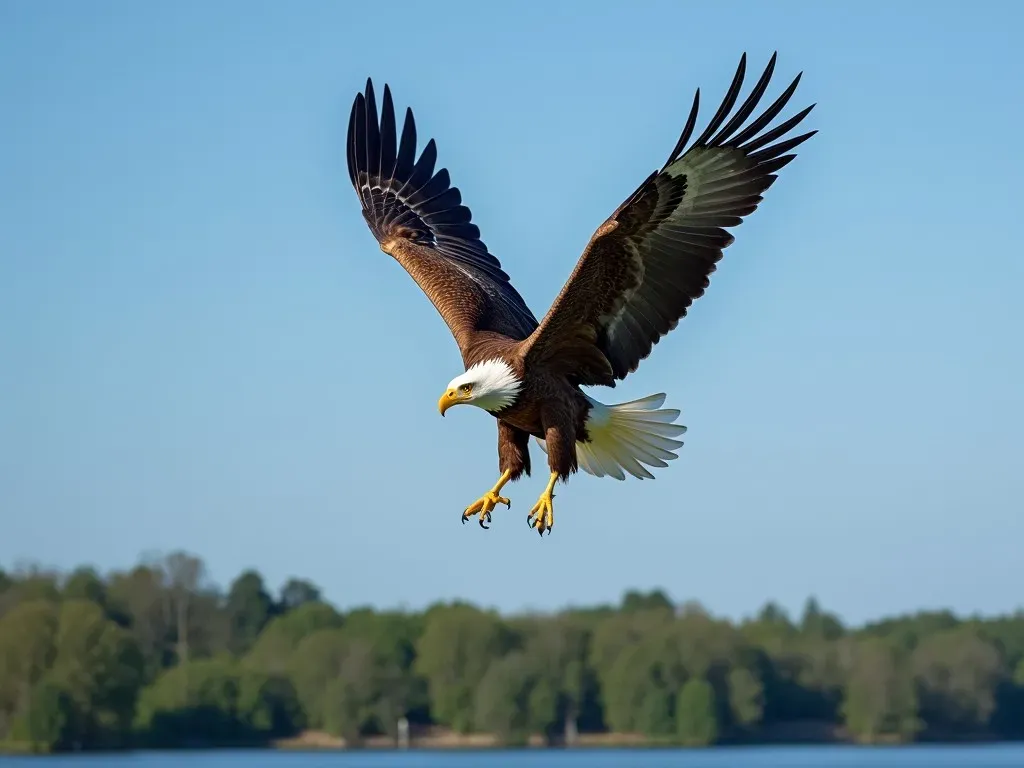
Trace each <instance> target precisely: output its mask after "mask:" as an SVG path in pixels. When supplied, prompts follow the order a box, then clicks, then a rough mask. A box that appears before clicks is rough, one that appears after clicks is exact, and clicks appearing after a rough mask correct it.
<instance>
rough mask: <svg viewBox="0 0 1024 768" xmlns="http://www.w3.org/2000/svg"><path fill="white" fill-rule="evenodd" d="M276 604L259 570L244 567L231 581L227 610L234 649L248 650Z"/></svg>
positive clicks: (233, 651)
mask: <svg viewBox="0 0 1024 768" xmlns="http://www.w3.org/2000/svg"><path fill="white" fill-rule="evenodd" d="M273 608H274V604H273V600H272V599H271V597H270V594H269V593H268V592H267V590H266V588H265V587H264V585H263V577H262V576H260V575H259V574H258V573H257V572H256V571H245V572H244V573H242V574H241V575H240V576H239V577H238V578H237V579H235V580H234V581H233V582H232V583H231V587H230V589H228V596H227V604H226V606H225V610H226V613H227V621H228V625H229V628H230V630H229V631H230V635H231V637H230V649H231V651H232V653H235V654H243V653H246V652H247V651H248V650H249V649H250V648H251V647H252V645H253V643H255V642H256V638H257V637H258V636H259V633H260V632H261V631H262V630H263V627H265V626H266V624H267V622H268V621H269V620H270V617H271V612H272V611H273Z"/></svg>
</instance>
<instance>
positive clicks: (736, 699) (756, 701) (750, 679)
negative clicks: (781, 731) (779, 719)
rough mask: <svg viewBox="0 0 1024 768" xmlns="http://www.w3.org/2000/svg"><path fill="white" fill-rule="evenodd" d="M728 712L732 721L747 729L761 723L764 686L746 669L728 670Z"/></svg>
mask: <svg viewBox="0 0 1024 768" xmlns="http://www.w3.org/2000/svg"><path fill="white" fill-rule="evenodd" d="M728 686H729V710H730V712H731V714H732V719H733V721H734V722H735V723H736V724H737V725H739V726H741V727H743V728H749V727H751V726H754V725H757V724H758V723H759V722H761V717H762V716H763V715H764V686H763V685H761V681H760V680H759V679H758V678H757V676H756V675H755V673H753V672H751V671H750V670H749V669H747V668H746V667H736V668H734V669H731V670H729V678H728Z"/></svg>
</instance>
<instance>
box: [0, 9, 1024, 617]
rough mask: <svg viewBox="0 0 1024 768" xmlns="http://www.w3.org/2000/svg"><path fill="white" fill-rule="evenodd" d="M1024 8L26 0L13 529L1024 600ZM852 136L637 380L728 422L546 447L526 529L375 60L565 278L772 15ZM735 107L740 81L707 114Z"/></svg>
mask: <svg viewBox="0 0 1024 768" xmlns="http://www.w3.org/2000/svg"><path fill="white" fill-rule="evenodd" d="M1022 24H1024V6H1022V5H1019V4H1011V3H1003V4H1000V3H994V2H993V3H972V4H969V5H968V4H963V3H930V4H928V5H927V10H925V7H924V6H922V5H919V4H917V3H913V2H912V3H902V4H900V3H881V2H878V3H856V4H854V3H845V4H840V3H820V4H819V3H810V2H807V3H778V2H776V3H770V4H769V3H765V4H755V3H733V4H728V3H714V4H712V3H682V2H645V3H636V4H635V5H629V4H624V3H598V2H592V3H585V4H584V3H569V2H560V3H559V2H545V3H536V4H528V3H520V4H511V3H502V4H498V3H495V4H489V3H483V2H479V0H477V1H476V2H464V3H444V2H436V3H415V4H414V3H411V2H409V3H398V2H389V3H362V4H358V5H356V4H351V3H341V2H326V0H324V1H316V0H305V2H303V3H296V4H294V5H293V4H287V3H268V2H262V3H260V2H251V1H250V0H244V1H243V0H219V2H216V3H207V2H200V1H199V0H181V1H180V2H176V3H169V4H168V3H165V4H155V3H135V2H128V1H127V0H125V1H123V2H109V1H101V0H95V1H94V2H90V3H77V2H70V0H65V1H64V2H56V1H54V0H51V1H50V2H36V1H34V0H7V2H2V3H0V115H2V119H0V564H2V565H3V566H5V567H8V568H9V567H12V566H14V565H17V564H18V563H25V562H30V561H34V562H38V563H40V564H42V565H45V566H55V567H60V568H67V567H71V566H73V565H77V564H79V563H92V564H94V565H96V566H97V567H98V568H100V569H101V570H107V569H110V568H121V567H129V566H131V565H133V564H134V563H135V562H136V561H137V558H138V557H139V555H140V553H143V552H145V551H151V550H162V551H170V550H174V549H178V548H183V549H186V550H188V551H191V552H194V553H196V554H198V555H200V556H202V557H203V558H204V559H205V560H206V562H207V564H208V566H209V570H210V575H211V577H212V578H213V579H215V580H217V581H219V582H221V583H225V582H227V581H228V580H229V579H230V578H231V577H233V576H234V575H235V574H236V573H237V572H238V571H239V570H241V569H242V568H245V567H249V566H254V567H258V568H259V569H261V570H262V571H263V573H264V574H265V575H266V577H267V580H268V582H269V583H270V585H271V586H274V587H276V586H277V585H279V584H280V583H281V582H282V581H283V580H284V579H285V578H286V577H288V576H290V575H293V574H294V575H300V576H304V577H308V578H311V579H312V580H314V581H315V582H317V583H318V584H320V585H321V586H322V587H323V589H324V591H325V593H326V596H327V597H328V598H329V599H331V600H332V601H334V602H336V603H337V604H339V605H340V606H343V607H348V606H352V605H355V604H364V603H372V604H375V605H378V606H386V607H389V606H390V607H393V606H401V605H405V606H408V607H421V606H423V605H426V604H428V603H430V602H432V601H434V600H435V599H439V598H445V599H448V598H454V597H461V598H466V599H470V600H473V601H476V602H479V603H482V604H485V605H494V606H497V607H500V608H502V609H505V610H518V609H523V608H542V609H547V608H555V607H559V606H564V605H566V604H581V603H593V602H598V601H611V600H617V599H618V597H619V596H620V594H621V592H622V591H623V590H624V589H626V588H631V587H636V588H644V589H646V588H652V587H664V588H665V589H667V590H668V591H669V593H670V594H671V595H672V596H673V597H674V598H676V599H678V600H680V601H681V600H685V599H698V600H700V601H702V602H703V603H704V604H705V605H706V606H708V607H709V608H710V609H711V610H712V611H714V612H716V613H721V614H725V615H729V616H733V617H735V616H741V615H745V614H750V613H753V612H754V611H755V610H757V609H758V607H759V606H760V605H762V604H763V603H764V602H765V601H766V600H768V599H775V600H777V601H779V602H780V603H781V604H782V605H783V606H785V607H788V608H789V609H791V610H793V611H797V610H799V608H800V606H801V604H802V602H803V600H804V599H805V598H806V596H807V595H808V594H811V593H813V594H815V595H817V596H818V598H819V599H820V601H821V602H822V604H823V605H825V606H826V607H827V608H831V609H833V610H836V611H838V612H839V613H840V614H841V615H842V616H843V617H844V618H846V619H848V620H851V621H862V620H864V619H866V618H870V617H875V616H878V615H881V614H887V613H892V612H897V611H903V610H912V609H916V608H920V607H938V606H949V607H952V608H954V609H955V610H957V611H961V612H973V611H980V612H984V613H991V612H996V611H1008V610H1012V609H1014V608H1016V607H1017V606H1019V605H1021V604H1022V603H1024V593H1022V592H1021V584H1022V583H1024V556H1022V555H1021V543H1022V542H1024V507H1022V503H1021V498H1022V496H1021V484H1020V479H1021V474H1022V469H1021V467H1022V464H1024V450H1022V448H1021V435H1022V434H1024V396H1022V392H1024V343H1022V342H1021V337H1022V333H1024V322H1022V321H1021V317H1020V307H1019V302H1020V301H1021V296H1022V295H1024V236H1022V220H1021V214H1020V203H1021V201H1022V196H1021V194H1022V193H1021V187H1020V183H1021V178H1022V177H1024V152H1022V150H1021V141H1020V138H1019V135H1018V134H1019V132H1020V126H1021V125H1022V124H1024V102H1022V100H1021V98H1020V83H1021V82H1022V80H1024V65H1022V63H1021V58H1020V54H1019V35H1018V32H1019V30H1020V29H1021V26H1022ZM775 49H778V51H779V61H778V67H777V70H776V79H775V81H773V82H774V85H773V87H772V90H771V91H770V94H777V93H779V92H780V91H781V90H782V89H783V88H784V87H785V85H786V84H788V82H789V79H790V78H791V77H792V76H794V75H795V74H796V73H797V72H798V71H800V70H803V71H804V78H803V81H802V83H801V85H800V88H799V90H798V91H797V95H796V96H795V97H794V100H793V102H792V109H791V110H790V111H788V112H787V113H786V114H787V115H788V114H791V113H792V112H793V111H795V110H796V109H798V108H799V107H801V106H803V105H806V104H810V103H812V102H817V103H818V106H817V108H816V109H815V111H814V112H812V113H811V115H810V117H809V118H808V119H807V121H806V122H805V124H806V125H808V128H818V129H819V130H820V133H819V134H818V135H817V136H815V137H814V138H813V139H811V141H809V142H808V143H807V144H806V145H804V146H803V147H801V152H800V156H799V158H798V159H797V160H796V162H794V163H793V164H791V165H790V166H789V167H787V168H786V169H785V170H784V171H783V172H782V175H781V178H780V180H779V181H778V183H776V185H775V186H774V187H773V188H772V189H771V190H770V191H769V193H768V196H767V198H766V200H765V202H764V203H763V204H762V206H761V208H760V209H759V210H758V211H757V212H756V213H755V214H754V215H753V216H752V217H750V218H749V219H748V220H747V221H746V222H745V223H744V224H743V225H742V226H741V227H739V228H738V230H736V235H737V239H736V242H735V244H734V245H733V246H732V247H731V248H729V249H728V250H727V251H726V256H725V259H724V260H723V262H722V263H721V265H720V268H719V270H718V272H717V273H716V274H715V275H714V277H713V282H712V285H711V288H710V290H709V291H708V292H707V294H706V295H705V296H704V298H702V299H700V300H699V301H698V302H697V303H696V304H695V305H694V307H693V309H692V311H691V314H690V315H689V317H688V318H687V319H686V320H685V321H684V322H683V323H682V324H681V325H680V327H679V328H678V329H677V330H676V331H674V332H673V333H672V334H671V335H670V336H668V337H667V338H666V339H664V340H663V341H662V342H661V343H660V344H659V345H658V346H657V347H655V350H654V353H653V355H652V356H651V357H650V358H649V359H648V360H646V361H645V362H644V363H643V364H642V365H641V367H640V369H639V370H638V372H637V373H635V374H634V375H632V376H631V377H630V378H628V379H627V380H626V381H625V382H624V383H622V384H620V385H619V387H617V388H616V389H614V390H608V389H602V390H595V391H594V392H593V393H592V394H594V395H595V396H597V397H599V398H600V399H602V400H604V401H605V402H618V401H621V400H626V399H630V398H632V397H639V396H643V395H647V394H650V393H653V392H661V391H665V392H668V393H669V400H668V404H669V405H672V406H676V407H680V408H681V409H682V410H683V417H682V419H681V421H682V422H683V423H685V424H687V425H688V426H689V432H688V434H687V437H686V446H685V447H684V448H683V449H682V452H681V457H680V458H679V460H678V461H676V462H674V463H672V465H671V466H670V467H669V468H668V469H665V470H661V471H659V472H658V473H657V475H658V479H656V480H655V481H654V482H651V481H643V482H641V481H637V480H627V481H626V482H621V483H620V482H617V481H615V480H611V479H596V478H593V477H590V476H588V475H577V476H576V477H575V478H573V480H572V481H571V482H570V484H569V486H568V487H567V488H564V489H562V490H561V491H560V492H559V493H558V498H557V500H556V502H555V505H556V506H555V514H556V521H557V525H556V527H555V531H554V533H553V535H551V536H550V537H545V538H544V540H543V541H540V540H538V537H537V535H536V534H535V533H533V532H531V531H530V530H529V529H528V528H527V526H526V522H525V518H526V513H527V511H528V510H529V508H530V506H531V505H532V504H533V502H534V501H535V500H536V497H537V495H538V494H539V493H540V491H541V490H542V488H543V484H544V477H545V473H544V471H543V466H544V464H543V462H544V459H543V454H542V453H541V452H540V451H539V450H537V449H536V448H535V449H534V462H535V465H537V466H539V467H540V469H541V471H540V472H539V473H538V472H535V473H534V476H533V477H532V478H530V479H527V480H524V481H522V482H520V483H518V484H516V485H514V486H510V488H509V490H510V491H511V494H510V495H511V497H512V501H513V503H512V509H511V511H508V512H506V511H504V510H502V511H499V512H498V514H497V516H496V520H495V522H494V525H493V527H492V529H491V530H490V531H486V532H485V531H481V530H480V528H479V527H477V526H476V525H475V524H472V525H466V526H465V527H463V526H462V525H460V524H459V516H460V513H461V510H462V509H463V508H464V507H465V506H466V505H467V504H469V503H470V502H471V501H473V500H474V499H475V498H477V497H478V496H479V495H480V494H481V493H482V492H483V491H484V490H486V489H487V488H488V487H490V486H491V484H492V483H493V481H494V479H495V477H496V474H497V470H496V450H495V440H496V438H495V426H494V422H493V419H492V418H491V417H490V416H488V415H487V414H485V413H483V412H481V411H477V410H475V409H468V408H463V409H456V410H453V411H451V412H450V413H449V414H448V417H447V418H445V419H441V418H440V416H439V415H438V413H437V408H436V401H437V397H438V396H439V395H440V394H441V393H442V391H443V389H444V386H445V385H446V383H447V382H448V381H449V379H451V378H452V377H453V376H454V375H456V374H457V373H460V372H461V370H462V369H461V361H460V358H459V355H458V350H457V348H456V346H455V343H454V341H453V340H452V338H451V336H450V335H449V332H448V330H447V328H446V327H445V326H444V324H443V322H442V321H441V319H440V317H439V316H438V315H437V314H436V312H435V310H434V309H433V307H431V305H430V304H429V302H428V301H427V299H426V298H425V297H424V296H423V295H422V293H420V291H419V289H418V288H417V286H416V285H415V283H413V281H412V280H411V279H410V278H409V277H408V276H407V275H406V274H405V273H404V272H403V271H402V270H401V268H400V267H399V266H398V265H397V264H396V263H395V262H393V261H392V260H391V259H390V258H389V257H387V256H385V255H384V254H383V253H381V252H380V250H378V248H377V245H376V243H375V241H374V240H373V238H372V236H371V235H370V233H369V231H368V230H367V228H366V226H365V224H364V222H363V219H362V217H361V215H360V212H359V205H358V201H357V199H356V195H355V192H354V191H353V190H352V189H351V187H350V186H349V182H348V178H347V175H346V171H345V163H344V159H345V150H344V138H345V130H346V123H347V119H348V112H349V109H350V106H351V102H352V99H353V97H354V95H355V93H356V92H357V90H359V89H361V88H362V87H363V85H364V82H365V79H366V77H367V76H368V75H370V76H373V78H374V80H375V82H377V83H378V84H379V85H378V87H382V86H383V83H384V82H385V81H387V82H389V83H390V85H391V87H392V90H393V93H394V97H395V100H396V106H397V107H398V109H400V110H402V111H404V109H405V107H406V106H407V105H409V106H412V107H413V109H414V110H415V113H416V117H417V122H418V127H419V132H420V137H421V141H425V139H426V138H427V137H431V136H432V137H435V138H436V139H437V141H438V147H439V156H440V165H443V166H446V167H447V168H449V170H450V172H451V175H452V178H453V181H454V183H455V184H456V185H458V186H459V187H460V188H461V190H462V192H463V198H464V200H465V201H466V203H467V204H468V205H469V206H470V207H471V208H472V211H473V215H474V220H475V221H476V223H478V224H479V226H480V227H481V230H482V232H483V238H484V241H485V242H486V243H487V244H488V246H489V247H490V249H491V250H492V252H494V253H495V254H496V255H497V256H498V257H499V258H500V259H501V260H502V263H503V265H504V267H505V269H506V270H507V271H508V272H509V273H510V274H511V275H512V276H513V279H514V282H515V284H516V286H517V287H518V288H519V290H520V291H521V292H522V294H523V295H524V296H525V298H526V299H527V301H528V302H529V303H530V305H531V306H532V307H533V308H534V311H535V313H536V314H537V315H538V316H540V315H542V314H543V313H544V312H545V311H546V309H547V307H548V305H549V303H550V301H551V300H552V299H553V297H554V296H555V294H556V293H557V292H558V290H559V289H560V288H561V286H562V284H563V282H564V280H565V279H566V277H567V276H568V275H569V273H570V271H571V270H572V268H573V265H574V264H575V261H576V259H577V257H578V255H579V253H580V251H581V249H582V247H583V246H584V244H585V243H586V241H587V239H588V238H589V237H590V235H591V233H592V232H593V230H594V229H595V228H596V227H597V226H598V225H599V224H600V223H601V221H603V219H604V218H605V217H606V216H607V215H608V214H610V213H611V211H612V210H613V209H614V208H615V207H616V206H617V205H618V204H619V203H620V202H621V201H622V199H623V198H624V197H625V196H626V195H628V194H629V193H630V192H631V191H632V190H633V189H634V187H635V185H636V184H637V183H638V182H639V181H640V180H642V179H643V178H644V177H645V176H646V174H648V173H649V172H650V171H652V170H653V169H655V168H656V167H658V166H660V165H661V163H662V162H663V161H664V159H665V157H666V156H667V154H668V152H669V151H670V150H671V148H672V146H673V145H674V143H675V141H676V138H677V137H678V133H679V131H680V129H681V128H682V125H683V122H684V121H685V118H686V114H687V111H688V109H689V106H690V101H691V99H692V95H693V90H694V89H695V88H696V87H698V86H699V87H700V88H701V91H702V94H703V96H704V104H705V110H704V111H703V112H702V121H703V120H707V119H708V118H709V117H710V116H711V114H712V112H713V109H714V107H715V106H717V103H718V101H719V100H720V98H721V96H722V95H723V93H724V90H725V88H726V87H727V86H728V83H729V81H730V79H731V77H732V75H733V72H734V70H735V66H736V63H737V61H738V59H739V56H740V54H741V53H742V52H743V51H747V52H748V55H749V71H750V73H751V74H750V80H749V81H748V83H749V84H752V83H753V81H754V79H756V76H757V75H758V74H759V73H760V70H761V68H762V67H763V66H764V64H765V63H766V62H767V60H768V57H769V56H770V55H771V53H772V51H773V50H775ZM701 124H703V122H702V123H701Z"/></svg>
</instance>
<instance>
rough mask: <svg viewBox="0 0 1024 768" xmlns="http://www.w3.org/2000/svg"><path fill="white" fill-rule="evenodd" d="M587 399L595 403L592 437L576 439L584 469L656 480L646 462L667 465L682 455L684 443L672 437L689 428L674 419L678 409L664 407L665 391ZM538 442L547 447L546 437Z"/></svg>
mask: <svg viewBox="0 0 1024 768" xmlns="http://www.w3.org/2000/svg"><path fill="white" fill-rule="evenodd" d="M584 397H586V395H584ZM587 400H589V401H590V404H591V405H592V406H593V407H592V408H591V410H590V413H589V414H588V415H587V432H588V433H589V436H590V440H588V441H587V442H585V443H576V459H577V461H578V462H579V465H580V469H582V470H583V471H584V472H588V473H590V474H591V475H595V476H597V477H604V476H605V475H609V476H611V477H614V478H615V479H616V480H625V479H626V476H625V474H624V472H623V470H625V471H626V472H628V473H629V474H631V475H633V477H638V478H640V479H641V480H642V479H643V478H645V477H646V478H649V479H651V480H653V479H654V475H652V474H651V473H650V472H649V471H648V470H647V468H646V467H644V466H643V465H644V464H647V465H648V466H651V467H667V466H668V464H667V463H666V462H668V461H671V460H672V459H676V458H679V457H678V456H677V455H676V453H675V452H676V451H677V450H678V449H679V448H681V447H682V445H683V443H682V441H681V440H673V439H672V438H674V437H677V436H679V435H682V434H683V433H684V432H686V427H685V426H683V425H682V424H676V423H674V422H675V420H676V419H677V418H678V417H679V411H678V410H676V409H674V408H662V407H661V405H662V403H664V402H665V395H664V393H662V394H657V395H649V396H647V397H643V398H641V399H639V400H631V401H630V402H628V403H618V404H617V405H605V404H604V403H599V402H598V401H597V400H594V399H593V398H591V397H587ZM537 443H538V444H539V445H540V447H541V448H542V449H543V450H544V451H545V452H546V451H547V446H546V445H545V444H544V441H543V440H541V439H538V440H537Z"/></svg>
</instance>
